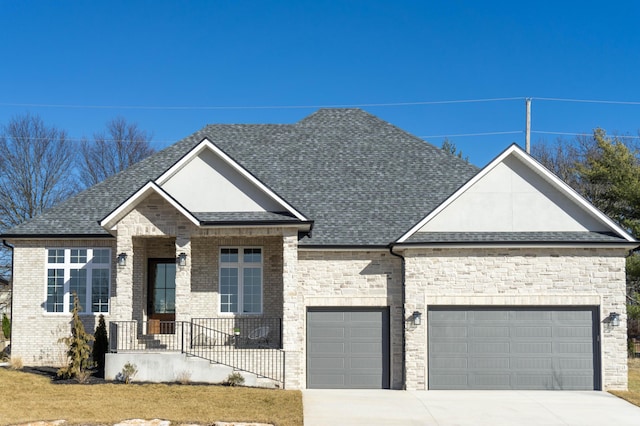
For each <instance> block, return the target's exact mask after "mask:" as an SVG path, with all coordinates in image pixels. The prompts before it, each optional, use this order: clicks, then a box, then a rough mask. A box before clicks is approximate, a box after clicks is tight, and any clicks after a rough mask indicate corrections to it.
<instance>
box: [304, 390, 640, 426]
mask: <svg viewBox="0 0 640 426" xmlns="http://www.w3.org/2000/svg"><path fill="white" fill-rule="evenodd" d="M302 395H303V402H304V424H305V426H325V425H343V426H349V425H406V426H409V425H469V426H483V425H487V426H489V425H490V426H501V425H505V426H507V425H509V426H511V425H518V426H547V425H549V426H554V425H562V426H566V425H575V426H585V425H587V426H588V425H605V424H610V425H632V424H640V407H636V406H635V405H633V404H630V403H628V402H626V401H624V400H622V399H620V398H618V397H615V396H613V395H611V394H609V393H606V392H588V391H585V392H570V391H394V390H339V389H334V390H324V389H322V390H319V389H317V390H316V389H309V390H304V391H303V393H302Z"/></svg>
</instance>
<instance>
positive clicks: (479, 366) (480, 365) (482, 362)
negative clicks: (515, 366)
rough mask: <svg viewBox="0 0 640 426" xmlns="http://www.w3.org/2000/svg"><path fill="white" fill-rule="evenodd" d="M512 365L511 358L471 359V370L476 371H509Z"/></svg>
mask: <svg viewBox="0 0 640 426" xmlns="http://www.w3.org/2000/svg"><path fill="white" fill-rule="evenodd" d="M509 364H510V360H509V358H506V357H503V358H496V357H490V358H471V359H469V368H472V369H474V370H496V369H497V370H501V369H508V368H509Z"/></svg>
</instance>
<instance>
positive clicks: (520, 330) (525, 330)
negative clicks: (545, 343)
mask: <svg viewBox="0 0 640 426" xmlns="http://www.w3.org/2000/svg"><path fill="white" fill-rule="evenodd" d="M552 336H553V331H552V328H551V327H528V326H515V327H513V328H512V331H511V337H514V338H518V337H521V338H525V339H529V338H532V337H552Z"/></svg>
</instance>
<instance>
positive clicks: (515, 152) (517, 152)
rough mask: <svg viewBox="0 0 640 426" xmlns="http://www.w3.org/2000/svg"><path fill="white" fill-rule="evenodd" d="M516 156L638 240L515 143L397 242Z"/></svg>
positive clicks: (625, 235)
mask: <svg viewBox="0 0 640 426" xmlns="http://www.w3.org/2000/svg"><path fill="white" fill-rule="evenodd" d="M509 156H514V157H517V158H518V159H519V160H521V161H522V162H523V163H525V165H527V166H528V167H530V168H531V169H533V170H534V171H535V172H536V173H537V174H538V175H540V176H541V177H542V178H543V179H545V180H546V181H547V182H549V183H550V184H551V185H553V186H554V187H555V188H556V189H558V190H559V191H561V192H562V193H563V194H564V195H565V196H567V197H568V198H570V199H571V200H573V201H574V202H576V203H577V204H578V205H580V206H581V207H582V208H583V209H585V210H586V211H587V212H589V213H590V214H591V215H592V216H593V217H595V218H597V219H598V220H600V221H602V222H603V223H604V224H605V225H606V226H607V227H609V228H610V229H611V230H612V231H615V233H616V234H618V235H619V236H620V237H622V238H624V239H625V240H627V241H629V242H636V240H635V239H634V238H633V237H632V236H631V235H629V234H628V233H627V232H626V231H625V230H624V229H622V228H621V227H620V226H619V225H617V224H616V223H615V222H614V221H613V220H611V219H610V218H609V217H608V216H607V215H605V214H604V213H602V212H601V211H600V210H598V209H597V208H596V207H595V206H594V205H593V204H591V203H590V202H589V201H587V200H586V199H585V198H584V197H583V196H582V195H580V194H579V193H578V192H576V191H575V190H574V189H573V188H571V187H570V186H569V185H567V184H566V183H565V182H563V181H562V180H561V179H560V178H558V177H557V176H556V175H554V174H553V173H551V172H550V171H549V170H548V169H547V168H546V167H544V166H543V165H542V164H540V163H539V162H538V161H536V160H535V159H534V158H533V157H531V156H530V155H529V154H527V153H526V152H524V151H523V150H522V148H520V147H519V146H518V145H516V144H513V145H511V146H510V147H509V148H507V149H506V150H505V151H504V152H502V154H500V155H499V156H498V157H496V158H495V159H494V160H493V161H492V162H491V163H489V164H488V165H487V166H486V167H484V168H483V169H482V170H480V172H478V174H476V175H475V176H474V177H473V178H471V179H470V180H469V181H468V182H467V183H465V184H464V185H463V186H462V187H460V188H459V189H458V190H457V191H456V192H454V193H453V195H451V196H450V197H449V198H447V199H446V200H445V201H444V202H443V203H442V204H440V205H439V206H438V207H437V208H436V209H434V210H433V211H432V212H431V213H429V214H428V215H427V216H426V217H425V218H424V219H422V220H421V221H420V222H418V223H417V224H415V225H414V226H413V227H412V228H411V229H410V230H409V231H408V232H407V233H405V234H404V235H402V236H401V237H400V238H398V240H396V243H403V242H405V241H406V240H407V239H408V238H409V237H411V236H412V235H413V234H415V233H416V232H418V230H420V229H421V228H422V227H423V226H424V225H426V224H427V223H428V222H429V221H430V220H432V219H433V218H434V217H436V216H437V215H438V214H440V213H441V212H442V211H443V210H444V209H445V208H447V207H448V206H449V205H450V204H451V203H453V202H454V201H455V200H456V199H458V198H459V197H460V196H461V195H462V194H464V193H465V192H466V191H467V190H468V189H469V188H471V187H472V186H473V185H475V184H476V182H478V181H479V180H480V179H482V178H483V177H484V176H486V175H487V174H488V173H489V172H490V171H491V170H493V169H494V168H495V167H496V166H497V165H498V164H500V163H502V162H503V161H504V160H505V159H506V158H507V157H509Z"/></svg>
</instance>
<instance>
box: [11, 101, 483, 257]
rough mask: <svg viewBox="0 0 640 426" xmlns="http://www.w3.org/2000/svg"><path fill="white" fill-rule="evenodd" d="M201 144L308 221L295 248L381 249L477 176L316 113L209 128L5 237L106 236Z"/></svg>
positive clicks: (373, 129) (376, 123)
mask: <svg viewBox="0 0 640 426" xmlns="http://www.w3.org/2000/svg"><path fill="white" fill-rule="evenodd" d="M204 138H207V139H208V140H209V141H211V142H212V143H214V144H215V145H216V146H218V147H219V148H220V149H222V150H223V151H224V152H225V153H226V154H227V155H229V156H230V157H232V158H233V159H234V160H235V161H236V162H238V163H239V164H240V165H241V166H243V167H244V168H245V169H247V170H248V171H249V172H250V173H251V174H253V175H254V176H255V177H256V178H257V179H259V180H260V181H261V182H262V183H264V184H265V185H266V186H267V187H269V188H270V189H271V190H272V191H274V192H275V193H276V194H278V195H279V196H280V197H282V198H283V199H284V200H286V201H287V202H288V203H290V204H291V205H292V206H293V207H294V208H295V209H296V210H298V211H299V212H301V213H302V214H304V215H305V216H306V217H307V218H309V219H310V220H312V221H313V222H314V228H313V234H312V237H311V238H309V237H306V238H304V239H303V240H302V241H300V244H301V245H314V246H327V245H330V246H333V245H336V246H344V245H347V246H372V245H373V246H381V245H387V244H389V243H391V242H393V241H395V240H396V239H397V238H399V237H400V236H401V235H403V234H404V233H405V232H406V231H407V230H409V229H410V228H411V227H412V226H413V225H415V224H416V223H417V222H419V221H420V220H421V219H422V218H423V217H425V216H426V215H427V214H428V213H429V212H431V211H432V210H433V209H434V208H435V207H437V206H438V205H439V204H440V203H442V202H443V201H444V200H445V199H446V198H447V197H449V196H450V195H451V194H452V193H453V192H454V191H455V190H456V189H458V188H459V187H460V186H462V185H463V184H464V183H465V182H467V181H468V180H469V179H470V178H471V177H472V176H474V175H475V174H476V173H477V172H478V168H477V167H475V166H473V165H471V164H468V163H467V162H466V161H464V160H461V159H459V158H457V157H456V156H454V155H451V154H449V153H446V152H445V151H443V150H441V149H439V148H437V147H435V146H433V145H430V144H429V143H426V142H424V141H423V140H421V139H419V138H417V137H415V136H413V135H411V134H409V133H407V132H405V131H403V130H401V129H399V128H397V127H395V126H393V125H391V124H389V123H387V122H385V121H383V120H381V119H379V118H377V117H375V116H373V115H371V114H369V113H367V112H365V111H362V110H360V109H320V110H318V111H317V112H315V113H313V114H311V115H310V116H308V117H306V118H304V119H303V120H301V121H299V122H298V123H295V124H290V125H282V124H278V125H270V124H267V125H262V124H260V125H256V124H246V125H245V124H239V125H235V124H214V125H208V126H206V127H205V128H203V129H202V130H200V131H198V132H196V133H194V134H192V135H190V136H188V137H186V138H185V139H182V140H181V141H179V142H177V143H175V144H174V145H172V146H170V147H168V148H166V149H164V150H162V151H160V152H158V153H156V154H154V155H152V156H151V157H149V158H147V159H145V160H143V161H141V162H139V163H137V164H135V165H134V166H132V167H130V168H129V169H127V170H125V171H123V172H121V173H119V174H117V175H115V176H112V177H110V178H109V179H107V180H105V181H104V182H101V183H99V184H98V185H95V186H93V187H91V188H89V189H87V190H86V191H84V192H82V193H80V194H78V195H76V196H75V197H73V198H71V199H70V200H68V201H66V202H63V203H61V204H60V205H58V206H56V207H53V208H52V209H50V210H48V211H47V212H45V213H43V214H42V215H40V216H38V217H36V218H34V219H33V220H31V221H29V222H26V223H23V224H21V225H18V226H16V227H14V228H13V229H11V230H9V231H8V232H7V233H6V234H5V235H4V237H5V238H8V237H11V236H21V237H24V236H34V237H37V236H40V237H46V236H55V235H58V236H65V235H66V236H74V237H76V236H84V235H86V236H105V237H108V236H110V234H109V233H108V232H107V231H105V230H104V229H103V228H102V227H101V226H100V225H99V224H98V222H99V221H100V220H101V219H103V218H104V217H105V216H107V215H108V214H109V213H110V212H112V211H113V210H114V209H116V208H117V207H118V206H119V205H120V204H122V203H123V202H124V201H125V200H127V199H128V198H129V197H130V196H131V195H132V194H133V193H135V192H136V191H137V190H138V189H139V188H141V187H142V186H143V185H145V184H146V183H147V182H149V181H150V180H155V179H157V178H158V177H159V176H160V175H162V174H163V172H165V171H166V170H167V169H169V168H170V167H171V166H173V165H174V164H175V163H176V162H177V161H178V160H180V158H182V157H183V156H184V155H186V154H187V153H188V152H189V151H190V150H191V149H193V147H195V146H196V145H197V144H198V143H200V142H201V141H202V140H203V139H204ZM194 215H195V216H196V217H198V218H199V219H200V220H202V221H204V222H219V221H222V222H227V221H229V220H231V221H233V220H239V221H250V220H254V221H258V220H260V221H261V220H275V221H282V220H290V219H291V218H288V217H285V218H284V219H283V217H282V216H281V215H280V214H278V213H277V212H272V213H266V214H258V215H249V216H246V215H244V216H243V215H237V214H236V215H225V214H220V213H213V212H199V213H194Z"/></svg>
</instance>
